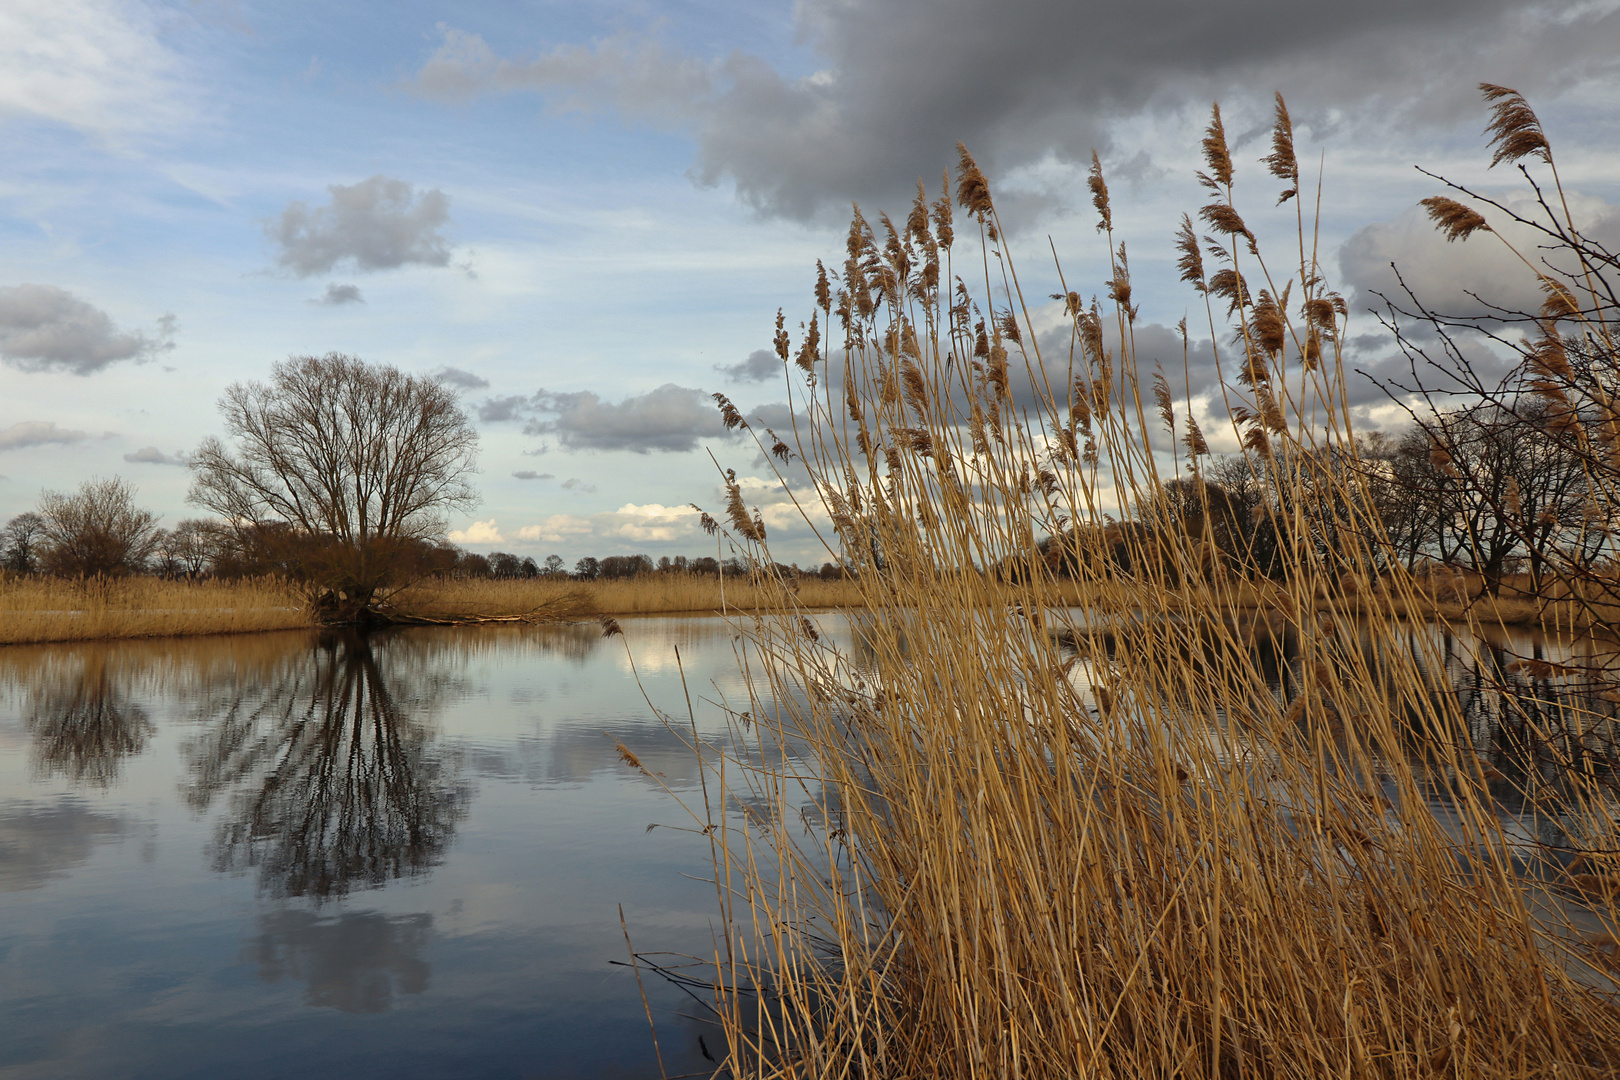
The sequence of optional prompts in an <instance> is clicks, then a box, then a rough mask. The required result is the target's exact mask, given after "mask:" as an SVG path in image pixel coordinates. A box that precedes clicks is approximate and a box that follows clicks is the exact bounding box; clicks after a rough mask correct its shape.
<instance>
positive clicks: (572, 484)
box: [562, 476, 596, 495]
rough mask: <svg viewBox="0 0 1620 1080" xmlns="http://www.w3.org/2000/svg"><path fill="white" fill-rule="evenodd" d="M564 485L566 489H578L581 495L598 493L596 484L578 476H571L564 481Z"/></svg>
mask: <svg viewBox="0 0 1620 1080" xmlns="http://www.w3.org/2000/svg"><path fill="white" fill-rule="evenodd" d="M562 486H563V490H564V491H577V492H579V493H580V494H581V495H595V494H596V485H595V484H587V483H586V482H585V481H583V480H581V479H580V478H579V477H577V476H570V477H569V478H568V479H566V480H564V481H563V482H562Z"/></svg>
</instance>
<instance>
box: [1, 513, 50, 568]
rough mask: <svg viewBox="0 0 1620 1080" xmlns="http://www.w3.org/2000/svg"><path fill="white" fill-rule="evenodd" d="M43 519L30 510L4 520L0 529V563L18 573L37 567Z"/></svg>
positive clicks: (43, 524) (42, 536)
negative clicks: (3, 526) (6, 520)
mask: <svg viewBox="0 0 1620 1080" xmlns="http://www.w3.org/2000/svg"><path fill="white" fill-rule="evenodd" d="M44 528H45V519H44V518H42V517H40V516H39V515H38V514H36V513H34V512H33V511H32V510H27V511H24V512H23V513H21V514H18V515H17V516H16V517H14V518H12V519H11V520H10V521H8V522H6V527H5V529H4V530H0V564H3V565H4V566H5V568H6V569H7V570H11V571H13V572H15V573H18V574H32V573H33V572H34V571H35V570H37V569H39V547H40V543H41V541H42V540H43V538H44V533H43V530H44Z"/></svg>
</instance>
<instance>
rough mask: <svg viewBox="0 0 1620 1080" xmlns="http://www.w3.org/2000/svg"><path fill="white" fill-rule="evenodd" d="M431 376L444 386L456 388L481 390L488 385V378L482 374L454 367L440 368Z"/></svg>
mask: <svg viewBox="0 0 1620 1080" xmlns="http://www.w3.org/2000/svg"><path fill="white" fill-rule="evenodd" d="M433 377H434V378H435V379H437V380H439V381H440V382H442V383H444V384H445V385H446V386H454V387H455V388H456V389H458V390H483V389H485V388H486V387H488V386H489V380H488V379H486V378H484V377H483V376H481V375H474V374H473V373H472V372H470V371H463V370H461V369H460V368H456V367H444V368H440V369H439V370H438V371H437V372H435V373H434V376H433Z"/></svg>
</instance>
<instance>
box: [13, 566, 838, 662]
mask: <svg viewBox="0 0 1620 1080" xmlns="http://www.w3.org/2000/svg"><path fill="white" fill-rule="evenodd" d="M795 584H796V589H795V592H796V594H797V597H798V601H799V603H801V604H803V605H805V606H807V607H818V608H822V607H826V608H831V607H856V606H860V605H861V603H862V600H861V596H860V590H859V587H858V586H857V585H856V583H855V582H852V581H821V580H819V579H814V578H806V579H801V580H800V581H798V582H796V583H795ZM781 602H782V592H781V589H780V588H778V587H775V586H771V587H766V586H761V585H750V584H747V583H746V582H741V581H734V580H732V579H729V578H728V579H725V580H724V581H722V579H720V578H714V577H699V576H679V575H667V576H666V575H661V576H658V577H643V578H630V579H623V580H615V581H584V582H581V581H572V580H569V579H566V578H562V579H552V578H535V579H529V580H511V579H498V578H476V579H460V580H433V581H426V582H421V583H419V584H417V585H414V586H412V587H411V588H409V589H406V590H404V591H403V592H401V593H399V594H398V595H396V596H395V597H394V598H393V599H392V602H391V604H390V607H391V608H392V609H393V610H394V611H396V612H398V613H400V614H401V615H404V616H407V617H415V618H421V619H427V620H461V619H468V620H477V619H481V618H483V619H492V620H508V619H515V618H518V617H524V616H530V617H532V618H531V620H530V621H543V622H560V621H567V620H571V619H584V618H590V617H592V616H596V615H675V614H712V613H715V612H718V611H720V610H722V609H730V610H742V611H760V610H769V609H771V608H775V607H779V606H780V605H781ZM315 625H316V622H315V619H314V617H313V614H312V613H311V612H310V610H309V609H308V607H307V605H306V603H305V597H304V595H303V593H302V591H301V590H299V589H298V588H297V587H296V586H293V585H291V584H289V583H287V582H283V581H279V580H276V579H251V580H241V581H203V582H188V581H169V580H165V579H163V578H150V577H129V578H115V579H110V580H91V581H69V580H62V579H58V578H44V577H27V578H16V577H14V578H10V579H8V580H4V581H0V645H21V644H43V643H46V642H56V641H102V640H113V639H120V638H149V637H193V636H197V635H205V634H240V633H251V632H255V631H262V630H297V629H308V628H310V627H313V626H315Z"/></svg>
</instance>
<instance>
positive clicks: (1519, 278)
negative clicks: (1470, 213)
mask: <svg viewBox="0 0 1620 1080" xmlns="http://www.w3.org/2000/svg"><path fill="white" fill-rule="evenodd" d="M1565 194H1566V197H1567V198H1568V199H1569V204H1570V212H1571V213H1572V214H1573V215H1574V217H1575V224H1576V226H1577V227H1578V228H1579V229H1580V230H1581V232H1582V233H1584V234H1585V235H1586V236H1587V237H1588V238H1589V239H1591V240H1594V241H1596V242H1597V243H1599V244H1602V245H1604V246H1605V247H1607V248H1608V249H1609V250H1610V251H1613V250H1615V249H1616V248H1620V208H1616V207H1614V206H1611V205H1609V204H1608V203H1607V202H1605V201H1604V200H1602V199H1600V198H1596V197H1593V196H1588V195H1583V194H1581V193H1580V192H1578V191H1569V192H1566V193H1565ZM1497 201H1498V202H1500V203H1502V204H1503V205H1504V206H1506V207H1508V208H1509V209H1510V210H1512V211H1513V212H1514V213H1516V214H1518V215H1519V216H1520V217H1524V218H1529V219H1531V220H1536V219H1540V220H1543V221H1545V220H1546V213H1545V212H1544V211H1542V210H1541V208H1540V207H1539V206H1538V205H1537V204H1536V201H1535V193H1534V192H1531V191H1529V190H1523V191H1515V192H1511V193H1508V194H1506V195H1503V196H1500V197H1497ZM1475 208H1476V209H1478V210H1480V211H1481V212H1482V213H1483V214H1484V215H1485V219H1486V221H1488V222H1489V223H1490V226H1491V228H1492V229H1493V230H1495V235H1493V234H1491V233H1475V234H1474V235H1473V236H1471V237H1469V238H1468V239H1467V240H1461V241H1457V242H1451V243H1448V242H1447V241H1446V238H1445V237H1444V236H1443V235H1441V234H1440V233H1439V232H1438V231H1437V230H1436V229H1435V228H1434V223H1433V222H1432V221H1430V220H1429V217H1428V215H1427V214H1426V213H1425V212H1424V210H1423V208H1422V207H1417V206H1414V207H1412V208H1411V209H1410V210H1407V211H1406V212H1405V213H1403V214H1401V215H1400V216H1399V217H1396V218H1394V219H1393V220H1390V221H1384V222H1379V223H1377V224H1374V225H1368V226H1366V227H1365V228H1362V229H1361V230H1359V231H1358V232H1356V233H1355V234H1354V235H1352V236H1351V237H1350V239H1348V240H1346V241H1345V242H1344V244H1343V246H1342V247H1340V249H1339V268H1340V271H1341V272H1342V274H1343V276H1344V279H1345V282H1346V284H1348V285H1351V286H1354V288H1355V290H1356V293H1355V297H1354V301H1355V308H1356V312H1357V314H1360V313H1361V312H1363V311H1365V310H1366V309H1368V308H1373V309H1376V310H1379V311H1382V310H1383V309H1384V303H1383V301H1382V300H1380V299H1379V298H1378V295H1377V294H1379V293H1381V294H1383V295H1384V296H1386V297H1388V298H1389V299H1390V300H1391V301H1393V302H1395V303H1396V304H1397V305H1399V306H1402V307H1406V308H1408V309H1410V308H1411V306H1412V304H1411V301H1410V300H1409V298H1408V297H1407V296H1406V295H1405V293H1404V292H1403V291H1402V289H1401V285H1400V282H1399V281H1398V280H1397V278H1396V269H1398V270H1399V271H1400V276H1401V278H1404V279H1405V281H1406V283H1407V285H1408V286H1410V287H1411V288H1412V291H1413V292H1414V293H1416V294H1417V297H1418V299H1419V300H1420V301H1422V303H1423V305H1424V306H1425V307H1428V308H1430V309H1432V310H1435V311H1438V312H1442V313H1444V314H1447V315H1462V316H1480V315H1488V314H1490V307H1488V306H1487V305H1494V306H1496V307H1500V308H1507V309H1508V310H1510V311H1530V312H1534V311H1537V310H1539V309H1540V307H1541V302H1542V300H1543V299H1544V297H1543V295H1542V292H1541V288H1540V286H1539V285H1538V284H1537V280H1536V276H1535V274H1534V273H1533V272H1532V271H1531V270H1530V268H1529V267H1527V266H1526V265H1525V264H1524V261H1523V260H1521V259H1520V258H1519V256H1518V255H1515V254H1514V253H1513V251H1510V250H1508V246H1507V244H1512V245H1513V247H1514V249H1516V250H1517V251H1518V252H1519V253H1520V254H1522V255H1523V256H1524V258H1525V259H1528V260H1529V261H1530V262H1532V263H1538V262H1540V261H1541V260H1542V259H1543V258H1544V256H1545V255H1546V254H1547V253H1546V252H1545V251H1544V250H1543V245H1545V244H1546V242H1547V237H1546V236H1545V234H1543V233H1540V232H1538V231H1536V230H1535V229H1533V228H1531V227H1529V226H1526V225H1521V224H1518V223H1517V222H1514V221H1513V220H1512V219H1511V218H1510V217H1509V216H1508V215H1507V214H1504V213H1503V212H1502V211H1500V210H1496V209H1493V208H1492V207H1489V206H1485V205H1483V204H1475ZM1504 240H1506V241H1507V244H1504V243H1503V242H1502V241H1504ZM1566 261H1567V260H1566ZM1554 262H1555V263H1556V262H1557V260H1556V257H1555V258H1554ZM1391 263H1393V264H1394V267H1395V269H1392V268H1391V265H1390V264H1391ZM1556 268H1557V269H1560V270H1562V271H1565V272H1567V271H1568V270H1569V269H1571V267H1570V266H1568V265H1562V266H1557V267H1556ZM1470 294H1472V295H1470Z"/></svg>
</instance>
